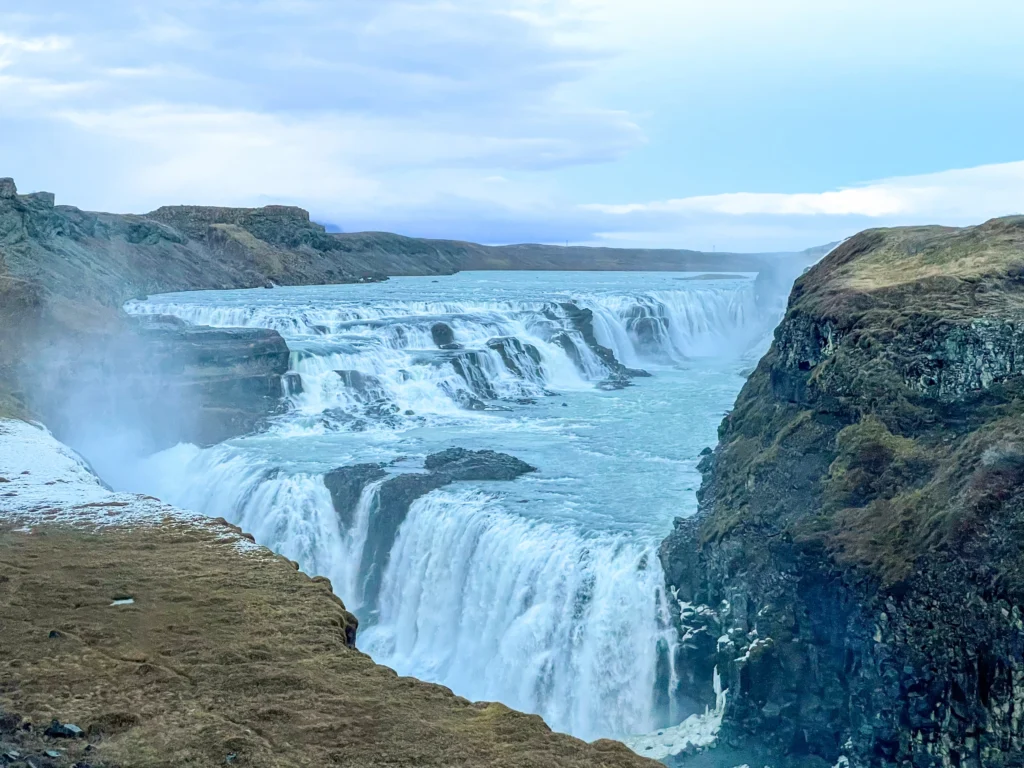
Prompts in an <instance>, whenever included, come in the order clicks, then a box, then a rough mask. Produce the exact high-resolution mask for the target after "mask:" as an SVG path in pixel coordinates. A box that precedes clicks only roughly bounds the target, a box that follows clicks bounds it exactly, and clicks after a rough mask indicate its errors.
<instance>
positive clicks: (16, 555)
mask: <svg viewBox="0 0 1024 768" xmlns="http://www.w3.org/2000/svg"><path fill="white" fill-rule="evenodd" d="M15 525H16V524H6V526H5V524H4V523H0V708H2V709H5V710H6V711H7V712H9V713H10V712H16V713H18V714H19V715H21V716H22V717H24V718H26V720H27V721H29V722H31V724H32V725H33V728H34V733H36V734H38V733H39V731H41V730H42V729H45V728H46V726H47V725H48V724H49V723H50V722H51V720H53V719H54V718H57V719H59V720H60V721H61V722H72V723H75V724H76V725H78V726H80V727H81V728H83V729H84V730H85V731H87V732H88V734H89V735H88V737H87V738H83V739H79V740H66V739H65V740H61V743H60V744H59V745H58V748H59V749H61V750H63V751H64V752H65V757H64V758H62V760H61V761H59V763H58V764H66V765H72V764H73V763H74V761H75V760H87V761H88V763H89V765H91V766H93V767H94V768H98V767H99V766H108V767H109V766H124V767H126V766H171V765H173V766H215V765H238V766H326V765H333V766H360V767H362V766H446V767H447V766H508V767H509V768H511V767H513V766H516V767H519V766H537V767H538V768H540V767H541V766H543V767H544V768H548V767H550V766H566V767H567V768H568V767H570V766H572V767H576V766H579V767H581V768H582V766H587V767H588V768H613V767H614V768H619V767H622V768H625V767H626V766H631V767H636V768H639V767H640V766H654V765H656V763H653V762H651V761H648V760H645V759H642V758H640V757H638V756H636V755H634V754H633V753H632V752H630V751H629V750H627V749H626V748H625V747H624V746H622V745H621V744H618V743H616V742H610V741H601V742H595V743H594V744H586V743H585V742H582V741H579V740H578V739H574V738H571V737H568V736H564V735H560V734H554V733H552V732H551V731H550V730H549V729H548V727H547V726H546V725H545V724H544V723H543V721H542V720H541V719H540V718H539V717H536V716H531V715H524V714H521V713H517V712H513V711H512V710H510V709H508V708H507V707H505V706H503V705H500V704H473V703H470V702H468V701H466V700H465V699H461V698H459V697H456V696H454V695H453V694H452V693H451V692H450V691H449V690H448V689H446V688H443V687H440V686H436V685H429V684H426V683H422V682H420V681H417V680H413V679H410V678H401V677H398V676H397V675H396V674H395V673H394V672H393V671H392V670H390V669H388V668H386V667H381V666H378V665H376V664H374V663H373V662H372V661H371V660H370V658H369V657H368V656H366V655H364V654H362V653H360V652H358V651H356V650H353V649H350V648H349V647H347V646H346V628H347V627H350V625H351V621H352V619H351V615H350V614H348V613H347V611H345V610H344V608H343V606H342V605H341V603H340V601H339V600H338V599H337V598H336V597H335V596H334V595H333V593H332V592H331V590H330V587H329V584H328V583H326V581H325V580H323V579H310V578H309V577H307V576H306V575H304V574H302V573H299V572H297V571H296V569H295V567H294V564H292V563H291V562H289V561H288V560H286V559H284V558H281V557H278V556H275V555H273V554H271V553H270V552H268V551H266V550H253V551H249V552H242V551H239V549H238V548H237V542H236V543H234V544H232V543H229V542H228V540H226V539H225V538H223V537H220V536H218V534H217V532H216V529H210V528H195V527H193V526H190V525H188V524H187V523H180V522H168V524H166V525H163V526H150V527H137V528H135V529H134V530H129V529H126V528H107V529H104V530H103V532H102V533H95V532H89V531H87V530H79V529H75V528H73V527H68V526H60V527H54V526H50V527H42V528H35V529H33V530H32V531H31V532H24V531H17V530H15ZM127 599H131V600H133V601H134V602H132V603H130V604H120V605H112V603H114V602H115V601H117V600H121V601H123V600H127ZM87 745H91V746H90V747H89V750H88V752H86V751H85V750H86V746H87ZM0 762H2V758H0Z"/></svg>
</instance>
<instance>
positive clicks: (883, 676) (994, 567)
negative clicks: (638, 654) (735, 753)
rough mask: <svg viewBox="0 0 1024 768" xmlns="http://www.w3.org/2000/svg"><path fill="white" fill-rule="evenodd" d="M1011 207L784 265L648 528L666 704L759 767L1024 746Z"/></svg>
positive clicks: (1007, 755) (936, 760) (1023, 464)
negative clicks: (679, 495)
mask: <svg viewBox="0 0 1024 768" xmlns="http://www.w3.org/2000/svg"><path fill="white" fill-rule="evenodd" d="M1022 367H1024V218H1020V217H1018V218H1007V219H997V220H993V221H990V222H987V223H986V224H983V225H981V226H977V227H971V228H966V229H946V228H939V227H921V228H911V229H891V230H871V231H867V232H864V233H861V234H860V235H857V236H856V237H854V238H852V239H850V240H848V241H847V242H845V243H843V244H842V245H841V246H840V247H838V248H837V249H836V250H835V251H833V252H832V253H831V254H830V255H829V256H828V257H827V258H826V259H825V260H823V261H822V262H821V263H819V264H818V265H817V266H815V267H813V268H812V269H811V270H810V271H809V272H808V273H807V274H806V275H804V276H803V277H802V278H800V279H799V280H798V281H797V283H796V285H795V287H794V289H793V292H792V295H791V298H790V301H789V306H788V310H787V312H786V315H785V319H784V320H783V322H782V324H781V325H780V326H779V328H778V329H777V331H776V333H775V340H774V343H773V345H772V347H771V350H770V351H769V352H768V353H767V355H766V356H765V357H764V358H763V359H762V360H761V362H760V364H759V365H758V367H757V369H756V371H755V372H754V373H753V375H752V376H751V377H750V379H749V380H748V382H747V384H746V385H745V387H744V388H743V390H742V392H741V394H740V396H739V398H738V400H737V403H736V406H735V409H734V410H733V411H732V412H731V413H730V414H729V415H728V416H727V417H726V418H725V420H724V421H723V423H722V425H721V427H720V430H719V444H718V446H717V447H716V448H715V449H714V451H713V453H709V455H708V456H707V457H706V458H705V459H704V461H703V463H702V466H701V469H702V471H703V473H704V480H703V484H702V487H701V490H700V494H699V499H700V511H699V512H698V514H697V515H696V517H694V518H691V519H688V520H677V521H676V525H675V529H674V531H673V532H672V534H671V535H670V536H669V537H668V539H666V541H665V542H664V544H663V546H662V550H661V558H662V561H663V564H664V566H665V570H666V574H667V580H668V582H669V586H670V588H671V590H672V591H673V593H674V594H675V596H676V598H677V606H678V614H677V621H678V622H679V625H680V629H681V631H682V632H683V636H684V642H683V644H682V647H681V650H680V657H679V659H678V660H677V661H678V664H679V665H680V668H681V669H683V670H686V673H685V675H684V680H683V681H682V683H681V686H680V689H679V691H678V698H679V702H680V705H681V706H683V707H689V708H698V707H703V706H704V705H707V704H709V703H712V702H713V701H714V694H713V692H712V688H711V678H712V675H713V671H714V669H715V668H716V667H717V669H718V671H719V673H720V674H721V676H722V683H723V686H724V687H725V688H727V689H728V693H727V698H728V708H727V712H726V724H725V726H724V729H725V730H724V732H725V733H727V734H729V735H728V737H727V739H726V741H727V742H728V743H731V744H732V745H733V746H737V747H739V746H742V745H744V744H752V743H758V742H760V743H767V744H768V745H769V746H770V747H771V748H772V750H773V751H774V753H775V754H776V762H775V763H773V764H781V765H785V764H801V765H804V764H806V765H833V764H837V761H840V760H841V759H843V758H845V759H847V760H848V761H849V763H850V764H851V765H853V766H896V765H913V766H915V768H924V767H925V766H929V767H930V766H944V767H945V766H970V767H971V768H976V767H980V766H1010V765H1021V762H1020V759H1021V758H1020V755H1021V750H1022V749H1024V719H1022V713H1024V622H1022V609H1021V605H1022V601H1024V548H1022V546H1021V542H1022V541H1024V538H1022V536H1024V416H1022V400H1021V394H1022V385H1024V378H1022V376H1021V372H1022Z"/></svg>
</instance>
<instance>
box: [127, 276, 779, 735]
mask: <svg viewBox="0 0 1024 768" xmlns="http://www.w3.org/2000/svg"><path fill="white" fill-rule="evenodd" d="M752 282H753V281H752V280H750V279H745V278H736V279H732V280H718V281H710V282H697V281H694V282H686V281H681V280H679V276H678V275H651V274H644V275H639V274H625V275H624V274H612V275H609V274H600V273H590V274H580V273H574V274H571V275H567V274H559V273H547V274H543V275H539V274H536V273H487V274H472V273H468V274H462V275H457V276H454V277H451V278H444V279H442V280H430V279H427V278H402V279H394V280H391V281H388V282H387V283H383V284H377V285H352V286H335V287H318V288H294V289H280V288H279V289H275V290H273V291H265V290H257V291H225V292H206V293H197V294H176V295H165V296H156V297H152V298H151V299H149V300H147V301H145V302H133V303H131V304H130V305H129V306H128V307H127V309H128V310H129V311H131V312H135V313H148V314H171V315H176V316H177V317H179V318H182V319H184V320H186V321H188V322H191V323H196V324H204V325H214V326H252V327H266V328H273V329H276V330H278V331H279V332H281V334H282V335H283V336H284V337H285V339H286V340H287V342H288V344H289V347H290V348H291V350H292V357H291V367H292V369H293V371H294V372H295V373H296V374H297V375H298V377H299V378H300V379H301V392H297V391H295V390H294V389H293V390H292V392H291V393H290V394H288V400H289V403H290V408H289V410H288V412H287V413H285V414H284V415H283V416H281V417H280V418H279V419H277V420H276V421H275V423H274V424H273V425H272V427H271V429H270V430H269V432H266V433H263V434H260V435H254V436H251V437H247V438H243V439H238V440H233V441H230V442H229V443H226V444H223V445H220V446H216V447H213V448H210V449H205V450H200V449H198V448H195V447H194V446H177V447H176V448H173V449H171V450H169V451H164V452H163V453H160V454H157V455H156V456H153V457H150V458H148V459H146V460H145V461H144V462H143V463H142V465H141V466H140V467H136V468H132V469H131V476H130V477H126V478H125V479H124V480H123V482H121V483H120V484H121V485H124V486H126V487H131V488H133V489H137V490H143V491H146V492H149V493H154V494H156V495H159V496H161V497H162V498H165V499H166V500H168V501H171V502H173V503H176V504H179V505H181V506H186V507H190V508H193V509H196V510H198V511H201V512H204V513H207V514H210V515H213V516H223V517H225V518H227V519H228V520H230V521H231V522H233V523H236V524H238V525H240V526H242V527H243V528H244V529H246V530H248V531H250V532H252V533H253V534H254V536H255V537H256V539H257V541H259V542H261V543H263V544H266V545H268V546H270V547H272V548H273V549H275V550H277V551H279V552H281V553H283V554H284V555H286V556H288V557H289V558H292V559H295V560H297V561H298V562H299V563H300V564H301V565H302V567H303V569H304V570H306V571H307V572H310V573H316V574H321V575H325V576H327V577H329V578H330V579H331V581H332V583H333V585H334V587H335V590H336V591H337V592H338V594H339V595H340V596H341V597H342V599H343V600H345V602H346V604H347V605H348V606H349V608H350V609H352V610H354V611H356V612H357V613H358V614H359V615H360V618H361V620H362V624H361V628H360V635H359V639H358V642H359V646H360V647H361V648H362V649H363V650H365V651H367V652H369V653H370V654H371V655H372V656H373V657H374V658H375V659H376V660H377V661H378V662H380V663H384V664H387V665H389V666H392V667H394V668H395V669H397V670H398V671H399V672H400V673H402V674H411V675H415V676H417V677H421V678H423V679H427V680H433V681H437V682H440V683H443V684H445V685H447V686H449V687H451V688H452V689H453V690H455V691H456V692H457V693H459V694H461V695H464V696H468V697H470V698H477V699H487V700H493V699H497V700H500V701H503V702H505V703H507V704H509V705H510V706H513V707H516V708H520V709H523V710H526V711H531V712H537V713H539V714H541V715H542V716H543V717H544V718H545V719H546V720H547V722H548V723H549V724H550V725H551V726H552V727H553V728H555V729H558V730H564V731H568V732H571V733H574V734H576V735H579V736H582V737H584V738H596V737H599V736H625V735H628V734H632V733H643V732H646V731H650V730H652V729H653V728H656V727H660V726H663V725H669V724H672V723H674V722H678V720H679V719H681V713H679V712H675V711H673V710H672V705H671V701H670V700H671V696H670V691H671V688H672V685H673V674H674V672H673V670H672V667H671V660H672V648H673V644H674V643H675V638H674V636H673V632H672V630H671V627H670V626H669V625H668V623H667V611H666V606H665V600H666V596H665V595H664V589H663V582H664V577H663V574H662V572H661V568H660V564H659V561H658V558H657V545H658V543H659V542H660V540H661V538H662V537H663V536H664V534H665V533H666V532H667V531H668V530H669V528H670V525H671V520H672V518H673V517H675V516H679V515H686V514H689V513H692V511H693V510H694V509H695V499H694V491H695V490H696V487H697V485H698V483H699V473H698V472H697V471H696V468H695V466H696V462H697V459H698V454H699V452H700V450H701V449H702V448H704V447H705V446H706V445H708V444H711V443H713V441H714V439H715V430H716V428H717V424H718V422H719V421H720V419H721V415H722V413H723V412H724V411H725V409H726V408H728V407H729V406H730V405H731V403H732V401H733V400H734V398H735V395H736V393H737V392H738V390H739V387H740V385H741V383H742V376H741V375H740V371H741V370H742V368H743V367H744V366H745V364H746V362H745V357H746V356H749V355H751V353H752V349H753V347H752V345H756V344H758V343H759V342H761V343H763V341H762V340H763V338H764V336H765V331H766V329H768V328H770V327H771V326H772V325H773V324H774V320H775V319H776V318H774V317H769V316H767V315H766V314H765V313H764V312H762V311H761V310H760V309H759V308H758V306H757V304H756V302H755V298H754V291H753V285H752ZM566 285H572V286H574V289H573V290H572V291H566V290H564V286H566ZM630 368H645V369H647V370H649V371H651V372H652V373H653V374H654V375H653V377H652V378H645V379H639V378H638V379H634V380H633V381H634V386H630V387H627V388H625V389H620V387H622V386H624V385H625V384H627V383H628V382H629V377H630V376H631V375H634V374H635V373H636V372H630V371H629V370H628V369H630ZM453 446H460V447H465V448H470V449H480V448H488V449H494V450H498V451H503V452H506V453H509V454H512V455H515V456H517V457H519V458H521V459H523V460H525V461H527V462H529V463H530V464H532V465H534V466H536V467H538V468H539V470H540V471H539V472H537V473H536V474H530V475H527V476H525V477H522V478H520V479H518V480H516V481H514V482H512V483H457V484H456V485H453V486H450V487H448V488H442V489H440V490H434V491H432V492H429V493H427V494H426V495H421V496H420V497H419V498H417V499H416V500H415V501H414V502H413V503H412V505H411V507H410V508H409V510H408V514H407V516H406V517H405V519H404V522H402V524H401V527H400V528H399V530H398V534H397V536H396V537H395V538H394V543H393V545H391V547H390V551H389V554H388V556H387V557H386V558H385V562H384V563H380V565H381V566H382V567H383V576H382V578H381V580H380V585H379V594H376V595H375V601H374V604H373V605H370V604H366V605H364V602H363V586H364V584H363V580H364V579H365V576H366V574H365V573H364V572H361V568H360V563H361V561H362V560H363V556H364V552H366V551H367V546H368V544H367V541H368V539H367V537H368V535H369V534H368V530H369V528H371V527H372V526H371V522H372V521H373V520H374V519H375V516H376V515H377V514H378V509H377V504H378V494H379V490H380V488H381V483H382V482H384V481H383V480H381V479H376V480H374V481H372V482H369V483H367V484H366V485H365V487H363V488H362V491H361V494H360V495H358V498H357V500H355V501H354V502H352V508H351V509H346V510H344V514H340V513H341V510H336V509H335V506H334V503H333V502H332V497H331V492H330V491H328V488H327V486H326V485H325V482H324V475H325V473H327V472H329V471H330V470H332V469H334V468H336V467H339V466H351V465H356V464H361V463H367V462H369V463H374V464H383V465H387V472H388V476H389V477H390V476H393V474H394V473H396V472H406V471H416V470H418V469H419V468H420V467H421V466H422V457H423V456H425V455H427V454H429V453H433V452H436V451H439V450H443V449H446V448H450V447H453ZM377 471H379V470H377ZM112 480H113V482H115V483H117V482H118V479H117V478H112ZM682 714H686V713H682Z"/></svg>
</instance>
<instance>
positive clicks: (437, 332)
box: [430, 323, 459, 349]
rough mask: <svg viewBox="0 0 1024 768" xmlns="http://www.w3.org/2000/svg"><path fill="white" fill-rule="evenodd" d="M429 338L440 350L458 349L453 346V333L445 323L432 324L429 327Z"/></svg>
mask: <svg viewBox="0 0 1024 768" xmlns="http://www.w3.org/2000/svg"><path fill="white" fill-rule="evenodd" d="M430 337H431V338H432V339H433V340H434V344H435V345H436V346H437V347H438V348H440V349H458V348H459V347H458V346H457V345H456V344H455V331H453V330H452V327H451V326H450V325H448V324H447V323H434V324H433V325H432V326H430Z"/></svg>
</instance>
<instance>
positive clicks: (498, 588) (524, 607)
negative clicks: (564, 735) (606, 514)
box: [361, 490, 674, 739]
mask: <svg viewBox="0 0 1024 768" xmlns="http://www.w3.org/2000/svg"><path fill="white" fill-rule="evenodd" d="M663 584H664V576H663V574H662V572H661V567H660V565H659V564H658V559H657V557H656V555H655V553H654V552H653V551H645V550H644V549H643V548H642V547H641V546H638V545H637V544H636V543H635V542H631V541H629V540H628V539H627V538H626V537H595V538H584V537H581V536H580V535H579V534H578V533H577V532H575V531H572V530H570V529H568V528H567V527H564V526H558V525H551V524H547V523H543V522H537V521H529V520H525V519H523V518H520V517H517V516H515V515H512V514H509V513H508V512H507V511H506V510H505V509H504V508H503V506H502V503H501V502H500V501H499V500H498V499H496V498H494V497H492V496H489V495H487V494H483V493H479V492H475V491H459V492H451V491H444V490H442V491H435V492H434V493H432V494H430V495H428V496H425V497H423V498H422V499H420V500H418V501H417V502H415V504H413V507H412V510H411V513H410V515H409V518H408V519H407V520H406V522H405V524H404V525H403V527H402V530H401V533H400V534H399V537H398V540H397V541H396V543H395V546H394V549H393V550H392V552H391V559H390V562H389V564H388V567H387V571H386V573H385V577H384V585H383V589H382V590H381V598H380V606H381V607H380V615H379V617H378V621H377V623H376V624H374V625H372V626H371V627H370V628H369V629H368V630H367V631H365V632H364V633H363V635H362V639H361V647H362V648H363V649H364V650H366V651H368V652H369V653H370V654H371V655H372V656H373V657H374V658H375V659H377V660H378V661H380V662H381V663H383V664H387V665H388V666H391V667H394V668H395V669H396V670H398V672H399V673H400V674H406V675H412V676H415V677H420V678H423V679H426V680H436V681H438V682H441V683H443V684H444V685H447V686H449V687H450V688H452V689H453V690H456V691H459V692H460V693H462V695H464V696H468V697H469V698H473V699H487V698H491V697H497V698H498V699H499V700H501V701H503V702H505V703H506V704H508V705H509V706H511V707H514V708H517V709H522V710H525V711H527V712H537V713H539V714H541V715H542V716H543V717H544V719H545V720H546V721H547V722H548V724H549V725H551V726H552V727H553V728H555V729H557V730H565V731H569V732H571V733H574V734H577V735H579V736H581V737H583V738H585V739H591V738H597V737H598V736H600V735H602V734H628V733H642V732H645V731H649V730H652V729H653V728H654V727H656V726H657V725H659V723H658V722H657V721H656V718H657V714H658V713H657V712H656V706H655V703H656V702H657V701H658V699H659V696H658V695H657V688H658V686H659V685H660V686H661V687H662V688H663V689H664V690H665V692H666V694H667V691H668V688H669V685H670V680H668V679H662V680H659V679H658V670H659V659H658V655H659V649H660V652H661V653H662V655H663V658H662V664H665V663H666V662H667V659H668V658H670V655H671V654H670V652H669V651H668V649H669V646H670V644H671V645H674V638H673V637H672V631H671V629H670V626H669V624H668V622H667V615H668V614H667V611H666V609H665V605H664V602H663V597H662V591H663Z"/></svg>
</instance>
